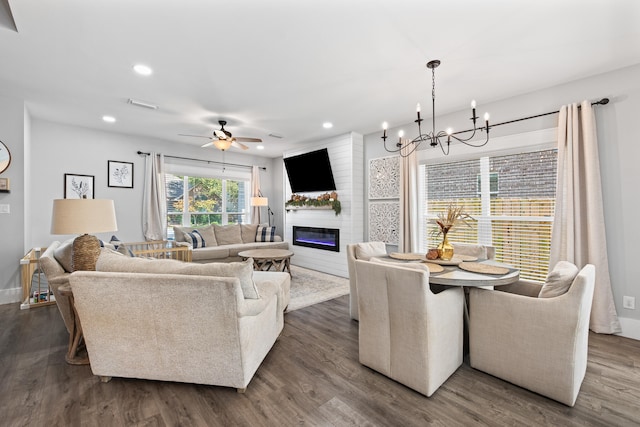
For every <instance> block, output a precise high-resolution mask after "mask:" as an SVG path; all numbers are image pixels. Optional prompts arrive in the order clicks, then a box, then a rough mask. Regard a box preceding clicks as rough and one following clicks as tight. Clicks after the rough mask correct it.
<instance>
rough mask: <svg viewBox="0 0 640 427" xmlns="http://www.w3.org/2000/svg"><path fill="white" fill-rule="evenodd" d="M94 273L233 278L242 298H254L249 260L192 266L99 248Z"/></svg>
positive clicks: (185, 263)
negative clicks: (236, 282)
mask: <svg viewBox="0 0 640 427" xmlns="http://www.w3.org/2000/svg"><path fill="white" fill-rule="evenodd" d="M96 270H97V271H107V272H125V273H126V272H129V273H152V274H187V275H193V276H217V277H237V278H238V279H239V280H240V287H241V288H242V293H243V295H244V297H245V298H246V299H258V298H260V295H259V294H258V288H257V287H256V285H255V283H254V282H253V260H252V259H251V258H249V259H247V260H246V261H243V262H228V263H227V262H212V263H208V264H193V263H187V262H182V261H177V260H173V259H158V260H154V259H146V258H138V257H135V258H130V257H123V256H122V255H121V254H118V253H116V252H113V251H110V250H108V249H103V250H102V251H101V252H100V256H99V257H98V262H97V263H96Z"/></svg>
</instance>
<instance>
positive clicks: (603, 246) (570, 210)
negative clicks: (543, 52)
mask: <svg viewBox="0 0 640 427" xmlns="http://www.w3.org/2000/svg"><path fill="white" fill-rule="evenodd" d="M562 260H566V261H570V262H572V263H574V264H576V265H577V266H578V267H579V268H582V267H584V266H585V265H586V264H593V265H595V267H596V284H595V291H594V295H593V305H592V308H591V320H590V325H589V327H590V329H591V330H592V331H594V332H598V333H605V334H614V333H618V332H621V328H620V322H619V321H618V315H617V313H616V307H615V304H614V302H613V293H612V292H611V279H610V277H609V260H608V258H607V238H606V233H605V228H604V213H603V207H602V186H601V181H600V160H599V156H598V141H597V137H596V123H595V114H594V112H593V108H592V107H591V103H590V102H589V101H583V102H582V104H581V105H580V107H578V104H577V103H573V104H571V105H565V106H562V108H560V116H559V121H558V181H557V189H556V209H555V216H554V221H553V229H552V235H551V259H550V266H551V267H553V266H554V265H555V264H556V263H557V262H558V261H562Z"/></svg>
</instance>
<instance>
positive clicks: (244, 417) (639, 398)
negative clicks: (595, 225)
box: [0, 297, 640, 426]
mask: <svg viewBox="0 0 640 427" xmlns="http://www.w3.org/2000/svg"><path fill="white" fill-rule="evenodd" d="M285 320H286V323H285V328H284V331H283V333H282V336H281V338H280V339H279V340H278V342H277V343H276V344H275V346H274V348H273V349H272V350H271V352H270V353H269V355H268V356H267V358H266V359H265V361H264V362H263V364H262V366H261V367H260V368H259V369H258V372H257V373H256V375H255V377H254V378H253V380H252V381H251V383H250V384H249V387H248V388H247V392H246V394H238V393H237V392H236V390H235V389H227V388H223V387H212V386H202V385H195V384H181V383H169V382H160V381H146V380H135V379H123V378H114V379H113V380H111V382H109V383H101V382H100V381H99V379H98V378H97V377H94V376H93V375H92V374H91V369H90V367H89V366H71V365H68V364H66V363H65V361H64V355H65V350H66V347H67V332H66V330H65V329H64V325H63V323H62V319H61V317H60V314H59V313H58V310H57V308H56V307H55V306H51V307H42V308H34V309H31V310H23V311H21V310H20V309H19V306H18V304H10V305H2V306H0V325H1V330H0V425H1V426H111V425H113V426H138V425H139V426H293V425H313V426H346V425H357V426H361V425H362V426H418V425H420V426H426V425H437V426H469V425H490V426H502V425H508V426H513V425H517V426H522V425H525V426H528V425H541V426H631V425H640V406H639V405H640V369H638V368H639V367H640V342H639V341H634V340H630V339H626V338H621V337H616V336H607V335H597V334H591V336H590V344H589V364H588V367H587V375H586V378H585V380H584V383H583V385H582V390H581V393H580V395H579V396H578V401H577V403H576V406H575V407H574V408H569V407H566V406H564V405H562V404H559V403H556V402H554V401H552V400H549V399H547V398H545V397H542V396H539V395H536V394H534V393H531V392H529V391H527V390H524V389H521V388H518V387H516V386H513V385H511V384H509V383H506V382H504V381H502V380H499V379H497V378H494V377H491V376H489V375H486V374H484V373H482V372H479V371H475V370H473V369H471V368H470V367H469V365H468V364H463V366H462V367H460V368H459V369H458V370H457V371H456V373H455V374H453V376H452V377H451V378H449V380H448V381H447V382H445V384H444V385H443V386H442V387H441V388H440V389H439V390H438V391H437V392H436V393H435V394H434V395H433V396H432V397H430V398H426V397H424V396H422V395H420V394H418V393H416V392H414V391H412V390H410V389H408V388H406V387H404V386H402V385H400V384H398V383H396V382H394V381H392V380H390V379H388V378H386V377H384V376H382V375H380V374H378V373H376V372H374V371H372V370H370V369H368V368H366V367H364V366H362V365H360V363H359V362H358V324H357V323H356V322H354V321H351V320H350V319H349V316H348V298H347V297H342V298H338V299H335V300H332V301H328V302H326V303H322V304H318V305H315V306H312V307H308V308H305V309H301V310H298V311H294V312H291V313H288V314H286V315H285ZM202 369H207V367H206V366H203V367H202Z"/></svg>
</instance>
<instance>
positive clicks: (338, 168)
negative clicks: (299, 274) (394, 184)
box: [283, 133, 364, 277]
mask: <svg viewBox="0 0 640 427" xmlns="http://www.w3.org/2000/svg"><path fill="white" fill-rule="evenodd" d="M322 148H326V149H327V151H328V153H329V161H330V162H331V169H332V170H333V178H334V180H335V182H336V193H338V200H340V204H341V205H342V212H341V213H340V215H337V216H336V215H335V212H334V211H333V210H321V209H317V210H312V209H310V210H291V211H288V212H287V213H286V216H285V232H284V238H285V240H286V241H287V242H289V248H290V249H291V251H293V253H294V254H295V255H294V256H293V257H292V258H291V263H292V264H294V265H298V266H300V267H305V268H310V269H312V270H318V271H322V272H325V273H329V274H334V275H336V276H342V277H349V272H348V269H347V254H346V246H347V244H350V243H357V242H362V239H363V236H364V226H363V218H364V173H363V168H364V166H363V165H364V160H363V159H364V151H363V137H362V135H359V134H356V133H348V134H345V135H340V136H337V137H334V138H331V139H326V140H322V141H318V142H315V143H314V144H312V145H309V146H306V147H305V148H300V149H298V150H292V151H287V152H286V153H284V156H283V157H284V158H287V157H291V156H296V155H299V154H304V153H308V152H311V151H316V150H320V149H322ZM309 173H310V174H312V173H313V170H310V171H309ZM284 188H285V201H286V200H290V199H291V187H290V186H289V180H288V178H287V176H286V170H285V174H284ZM323 193H325V192H317V193H302V195H305V196H309V197H312V198H313V197H317V196H319V195H320V194H323ZM294 225H295V226H300V227H321V228H337V229H339V230H340V252H332V251H325V250H322V249H314V248H307V247H303V246H294V245H293V226H294Z"/></svg>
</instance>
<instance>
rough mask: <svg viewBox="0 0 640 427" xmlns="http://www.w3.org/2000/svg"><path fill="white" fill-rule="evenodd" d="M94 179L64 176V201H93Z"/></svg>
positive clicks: (68, 174)
mask: <svg viewBox="0 0 640 427" xmlns="http://www.w3.org/2000/svg"><path fill="white" fill-rule="evenodd" d="M94 190H95V177H94V176H93V175H78V174H75V173H65V174H64V198H65V199H95V195H94Z"/></svg>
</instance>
